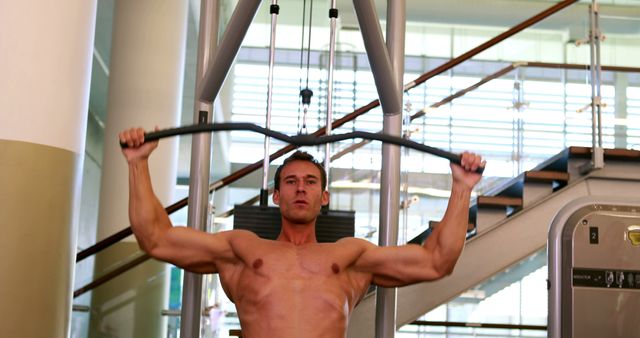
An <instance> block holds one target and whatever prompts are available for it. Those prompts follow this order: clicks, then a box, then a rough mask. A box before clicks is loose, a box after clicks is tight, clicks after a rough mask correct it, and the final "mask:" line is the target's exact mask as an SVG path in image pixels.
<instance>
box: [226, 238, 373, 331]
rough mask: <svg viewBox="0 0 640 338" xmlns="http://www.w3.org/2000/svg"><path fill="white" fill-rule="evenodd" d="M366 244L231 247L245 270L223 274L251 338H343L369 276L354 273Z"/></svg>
mask: <svg viewBox="0 0 640 338" xmlns="http://www.w3.org/2000/svg"><path fill="white" fill-rule="evenodd" d="M362 242H363V241H361V240H357V239H352V238H351V239H343V240H341V241H339V242H337V243H322V244H304V245H300V246H296V245H293V244H291V243H286V242H278V241H269V240H263V239H259V238H258V237H255V236H246V238H243V240H241V241H238V242H237V243H232V247H233V250H234V251H235V254H236V255H237V256H238V257H239V258H240V260H241V261H242V262H241V263H240V264H237V265H233V266H227V267H224V268H222V269H220V275H221V281H222V285H223V288H224V289H225V292H226V293H227V295H228V296H229V298H230V299H231V300H232V301H233V302H234V303H235V304H236V308H237V310H238V315H239V316H240V321H241V325H242V330H243V336H244V337H248V338H253V337H262V336H267V335H270V336H272V337H282V338H285V337H301V336H304V337H316V336H317V337H343V336H344V335H345V332H346V326H347V321H348V317H349V314H350V313H351V311H352V310H353V308H354V307H355V305H356V304H357V302H358V301H359V300H360V299H361V297H362V296H363V295H364V293H365V292H366V290H367V288H368V286H369V284H370V282H371V276H370V274H367V273H363V272H358V271H355V270H354V269H353V266H352V265H353V263H354V262H355V261H356V259H357V258H358V257H359V256H360V255H361V254H362V252H363V250H364V249H365V245H364V244H362Z"/></svg>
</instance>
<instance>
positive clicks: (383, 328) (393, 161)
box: [363, 0, 406, 338]
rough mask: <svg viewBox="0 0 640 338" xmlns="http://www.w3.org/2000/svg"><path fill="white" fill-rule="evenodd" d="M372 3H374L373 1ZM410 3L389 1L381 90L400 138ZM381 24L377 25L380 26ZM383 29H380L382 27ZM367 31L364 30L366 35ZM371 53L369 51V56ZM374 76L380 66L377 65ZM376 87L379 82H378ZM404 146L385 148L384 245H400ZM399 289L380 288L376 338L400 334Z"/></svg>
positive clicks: (386, 120) (387, 125)
mask: <svg viewBox="0 0 640 338" xmlns="http://www.w3.org/2000/svg"><path fill="white" fill-rule="evenodd" d="M370 3H371V4H372V2H370ZM405 19H406V2H405V0H392V1H387V44H386V47H387V48H386V50H384V51H385V52H387V53H388V54H387V55H388V57H389V59H390V63H391V71H392V74H391V76H392V78H391V79H390V81H389V83H390V84H392V86H391V88H389V87H388V86H387V87H386V88H385V87H382V88H381V87H378V92H380V89H383V90H384V91H385V92H387V93H388V94H386V95H389V96H392V97H393V98H394V100H393V101H391V102H392V104H393V105H389V106H388V107H387V108H386V109H385V105H384V103H385V101H384V100H382V95H380V98H381V102H382V104H383V107H382V108H383V112H384V117H383V133H384V134H388V135H393V136H400V134H401V132H402V94H403V92H402V83H403V75H404V37H405V27H406V26H405ZM378 25H379V24H378V23H377V22H376V26H378ZM378 27H379V26H378ZM365 33H366V32H365V31H364V30H363V35H364V34H365ZM369 52H370V50H369V49H367V53H369ZM372 68H373V71H374V75H375V73H376V67H375V66H373V67H372ZM376 85H378V83H377V82H376ZM400 160H401V154H400V147H397V146H393V145H388V144H383V145H382V172H381V182H380V216H379V224H380V232H379V233H380V235H379V239H378V243H379V245H380V246H395V245H397V244H398V226H399V224H398V223H399V210H398V209H399V201H400ZM396 302H397V289H396V288H378V289H377V292H376V328H375V336H376V338H392V337H394V336H395V332H396Z"/></svg>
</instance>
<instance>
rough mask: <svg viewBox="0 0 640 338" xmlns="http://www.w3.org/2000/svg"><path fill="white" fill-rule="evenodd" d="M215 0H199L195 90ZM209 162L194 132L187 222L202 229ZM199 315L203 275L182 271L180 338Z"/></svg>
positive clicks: (211, 44)
mask: <svg viewBox="0 0 640 338" xmlns="http://www.w3.org/2000/svg"><path fill="white" fill-rule="evenodd" d="M218 5H219V3H218V0H202V2H201V3H200V28H199V37H198V40H199V41H198V59H197V62H198V63H197V69H196V78H197V80H196V90H197V89H198V84H199V83H202V82H201V80H202V77H203V75H204V70H205V69H207V66H208V61H209V56H210V55H211V54H212V53H213V52H214V50H215V47H216V45H217V43H216V42H217V40H218V19H219V18H218V15H219V12H218V11H219V6H218ZM212 106H213V102H211V101H201V100H200V101H198V100H196V103H195V107H194V110H195V112H194V120H195V123H209V122H211V120H212V118H211V117H212V115H213V114H212ZM210 165H211V134H210V133H202V134H199V135H193V137H192V143H191V171H190V176H189V177H190V179H189V211H188V216H187V225H188V226H189V227H191V228H194V229H197V230H201V231H204V230H205V227H206V225H207V217H208V216H209V212H208V211H209V198H208V197H209V176H210V175H209V171H210ZM201 317H202V275H200V274H194V273H190V272H185V274H184V280H183V289H182V309H181V314H180V337H181V338H196V337H199V336H200V318H201Z"/></svg>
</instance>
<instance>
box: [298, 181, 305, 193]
mask: <svg viewBox="0 0 640 338" xmlns="http://www.w3.org/2000/svg"><path fill="white" fill-rule="evenodd" d="M296 191H305V187H304V181H298V184H297V185H296Z"/></svg>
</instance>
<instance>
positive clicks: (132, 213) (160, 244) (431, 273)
mask: <svg viewBox="0 0 640 338" xmlns="http://www.w3.org/2000/svg"><path fill="white" fill-rule="evenodd" d="M119 137H120V141H122V142H124V143H127V144H128V145H129V148H127V149H124V150H123V153H124V156H125V158H126V159H127V162H128V164H129V218H130V220H131V226H132V229H133V232H134V234H135V236H136V239H137V240H138V243H139V245H140V247H141V248H142V250H144V251H145V252H147V253H148V254H149V255H150V256H151V257H153V258H155V259H158V260H161V261H165V262H168V263H171V264H174V265H176V266H179V267H181V268H183V269H185V270H188V271H191V272H196V273H219V274H220V280H221V283H222V287H223V289H224V291H225V293H226V294H227V296H228V297H229V299H231V301H232V302H234V303H235V305H236V309H237V311H238V316H239V317H240V325H241V326H242V335H243V337H245V338H256V337H267V336H270V337H278V338H299V337H307V338H315V337H317V338H339V337H345V336H346V331H347V324H348V321H349V315H350V314H351V312H352V311H353V309H354V307H355V306H356V304H357V303H358V302H359V301H360V299H361V298H362V297H363V296H364V294H365V292H366V291H367V288H368V287H369V285H370V284H371V283H373V284H375V285H379V286H384V287H397V286H404V285H409V284H413V283H419V282H424V281H432V280H436V279H439V278H442V277H444V276H446V275H448V274H450V273H451V272H452V271H453V267H454V265H455V264H456V261H457V259H458V257H459V256H460V253H461V251H462V247H463V246H464V242H465V235H466V230H467V223H468V211H469V198H470V195H471V190H472V189H473V187H474V186H475V184H476V183H477V182H478V181H479V180H480V178H481V176H480V175H479V174H477V173H475V172H473V171H474V170H475V169H477V168H478V167H479V166H484V162H483V161H482V159H481V158H480V156H477V155H475V154H471V153H464V154H462V161H461V162H462V166H458V165H451V170H452V172H453V186H452V189H451V198H450V200H449V206H448V207H447V211H446V213H445V215H444V218H443V219H442V222H441V224H440V225H439V226H438V227H437V228H436V229H435V230H434V231H433V233H432V234H431V236H429V238H428V239H427V241H426V242H425V243H424V245H423V246H420V245H416V244H410V245H403V246H398V247H378V246H376V245H374V244H371V243H370V242H367V241H365V240H362V239H357V238H344V239H341V240H339V241H337V242H336V243H318V242H317V241H316V237H315V222H316V217H317V216H318V214H319V212H320V208H321V207H322V205H326V204H327V203H328V202H329V193H328V192H326V191H324V189H323V187H324V186H325V181H326V175H325V173H324V170H323V168H322V167H321V166H320V165H318V164H317V162H314V161H312V158H311V157H310V156H309V155H308V154H306V153H296V154H295V155H294V156H293V157H292V158H290V159H288V160H286V161H285V163H284V164H283V165H282V166H281V167H280V168H279V169H278V171H277V172H276V177H275V190H274V193H273V201H274V203H276V204H277V205H279V206H280V212H281V214H282V231H281V233H280V236H279V237H278V239H277V240H275V241H272V240H265V239H261V238H259V237H258V236H256V235H255V234H253V233H252V232H249V231H245V230H232V231H224V232H219V233H216V234H209V233H204V232H200V231H197V230H194V229H191V228H187V227H173V226H172V224H171V221H170V220H169V217H168V216H167V214H166V212H165V210H164V208H163V207H162V205H161V204H160V202H159V201H158V199H157V198H156V196H155V195H154V193H153V190H152V187H151V180H150V178H149V167H148V163H147V159H148V157H149V155H150V154H151V152H152V151H153V150H154V149H155V148H156V147H157V146H158V142H157V141H156V142H149V143H144V131H143V130H142V129H129V130H126V131H123V132H122V133H120V135H119Z"/></svg>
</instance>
